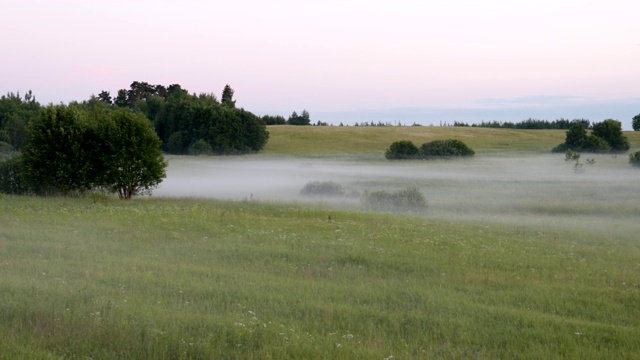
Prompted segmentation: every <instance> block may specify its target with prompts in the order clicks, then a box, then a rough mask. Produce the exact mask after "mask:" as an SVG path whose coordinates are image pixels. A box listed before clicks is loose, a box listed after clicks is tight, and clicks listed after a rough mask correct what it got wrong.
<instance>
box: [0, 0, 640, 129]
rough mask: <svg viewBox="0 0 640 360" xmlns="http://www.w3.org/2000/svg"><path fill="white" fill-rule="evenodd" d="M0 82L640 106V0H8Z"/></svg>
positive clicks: (36, 88)
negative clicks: (143, 83) (141, 84)
mask: <svg viewBox="0 0 640 360" xmlns="http://www.w3.org/2000/svg"><path fill="white" fill-rule="evenodd" d="M0 14H1V15H0V17H1V20H0V33H2V34H3V36H2V43H1V46H0V93H2V94H6V93H8V92H16V91H20V92H21V93H24V92H25V91H27V90H32V91H33V93H34V95H35V96H36V99H37V100H38V101H40V102H41V103H45V104H47V103H60V102H64V103H67V102H69V101H72V100H85V99H88V98H89V97H90V96H91V95H92V94H96V95H97V94H98V93H99V92H100V91H102V90H107V91H110V92H111V94H112V95H113V94H115V93H116V92H117V90H118V89H121V88H128V87H129V85H130V84H131V83H132V82H133V81H146V82H148V83H151V84H163V85H170V84H180V85H182V87H183V88H186V89H187V90H189V91H190V92H195V93H201V92H207V93H215V94H217V95H218V97H219V96H220V93H221V92H222V89H223V88H224V86H225V84H229V85H231V87H232V88H233V89H234V90H235V96H234V99H235V100H236V104H237V106H240V107H243V108H245V109H247V110H249V111H252V112H254V113H256V114H258V115H263V114H273V115H285V116H286V115H288V114H291V112H293V111H297V112H298V113H300V112H301V111H302V110H303V109H306V110H308V111H309V112H310V114H311V120H312V121H315V120H322V121H328V122H331V123H335V124H337V123H339V122H344V123H345V124H349V123H353V122H354V121H360V122H362V121H376V122H378V121H383V122H396V121H397V122H404V123H407V122H409V123H410V122H415V123H421V124H436V125H437V124H440V123H442V122H443V121H444V122H445V123H447V122H448V123H452V122H453V121H466V122H479V121H492V120H497V121H521V120H524V119H526V118H530V117H531V118H539V119H547V120H554V119H558V118H569V119H573V118H587V119H590V120H591V121H601V120H603V119H605V118H615V119H618V120H620V121H621V122H622V123H623V127H624V128H626V129H630V126H631V125H630V124H631V118H632V117H633V116H634V115H637V114H638V113H640V93H639V92H638V85H639V84H640V21H638V20H637V16H638V14H640V1H637V0H607V1H602V0H600V1H581V0H537V1H520V0H510V1H507V0H484V1H477V0H446V1H445V0H441V1H428V0H422V1H418V0H394V1H390V0H388V1H378V0H368V1H363V0H322V1H315V0H310V1H303V0H297V1H294V0H272V1H269V0H233V1H232V0H227V1H218V0H209V1H207V0H182V1H169V0H153V1H151V0H136V1H124V0H111V1H96V0H47V1H44V0H19V1H18V0H0Z"/></svg>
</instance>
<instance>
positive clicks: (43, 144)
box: [23, 105, 101, 195]
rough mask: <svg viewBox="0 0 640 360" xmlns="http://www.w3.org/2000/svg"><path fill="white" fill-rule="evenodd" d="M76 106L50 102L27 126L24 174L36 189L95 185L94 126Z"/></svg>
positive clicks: (67, 189)
mask: <svg viewBox="0 0 640 360" xmlns="http://www.w3.org/2000/svg"><path fill="white" fill-rule="evenodd" d="M91 125H92V124H91V123H90V122H89V119H88V118H87V113H86V112H85V111H83V110H82V109H80V108H79V107H77V106H65V105H50V106H48V107H46V108H45V109H44V110H43V111H42V113H41V116H40V117H39V118H38V119H37V120H35V121H33V122H32V123H31V124H30V126H29V142H28V144H27V146H26V147H25V149H24V152H23V156H24V165H25V172H26V173H27V177H28V178H29V179H30V182H31V183H32V184H33V185H34V186H35V188H36V189H38V190H49V189H52V190H53V189H55V190H57V191H60V192H61V193H62V194H63V195H67V194H68V193H69V192H70V191H72V190H87V189H90V188H91V187H93V186H95V185H97V183H98V181H97V173H99V172H100V170H101V169H100V163H99V162H98V161H96V154H97V152H98V151H99V149H98V144H99V141H98V139H97V136H96V133H95V128H93V127H92V126H91Z"/></svg>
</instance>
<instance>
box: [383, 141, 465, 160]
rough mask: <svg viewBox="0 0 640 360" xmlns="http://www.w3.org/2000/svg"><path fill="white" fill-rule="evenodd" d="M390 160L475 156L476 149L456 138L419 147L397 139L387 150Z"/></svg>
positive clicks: (387, 156)
mask: <svg viewBox="0 0 640 360" xmlns="http://www.w3.org/2000/svg"><path fill="white" fill-rule="evenodd" d="M384 155H385V157H386V158H387V159H389V160H406V159H430V158H434V157H451V156H473V155H475V151H473V149H471V148H470V147H469V146H467V144H465V143H464V142H462V141H460V140H456V139H447V140H434V141H431V142H427V143H424V144H422V145H421V146H420V147H419V148H418V147H417V146H415V145H414V144H413V143H412V142H411V141H409V140H401V141H396V142H394V143H392V144H391V146H389V148H388V149H387V150H386V151H385V154H384Z"/></svg>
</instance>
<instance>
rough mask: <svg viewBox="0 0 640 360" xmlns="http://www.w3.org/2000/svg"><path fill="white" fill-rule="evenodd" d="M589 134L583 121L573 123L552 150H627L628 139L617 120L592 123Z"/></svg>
mask: <svg viewBox="0 0 640 360" xmlns="http://www.w3.org/2000/svg"><path fill="white" fill-rule="evenodd" d="M592 129H593V130H592V131H591V133H590V134H589V133H588V132H587V127H586V126H585V124H584V123H580V122H578V123H574V125H573V126H572V127H571V128H570V129H569V130H567V134H566V139H565V142H564V143H562V144H560V145H558V146H557V147H555V148H554V149H553V151H554V152H564V151H567V150H572V151H584V152H596V153H597V152H608V151H613V152H625V151H627V150H629V140H628V139H627V137H626V136H624V134H623V133H622V125H621V124H620V122H619V121H617V120H613V119H607V120H604V121H602V122H599V123H595V124H593V127H592Z"/></svg>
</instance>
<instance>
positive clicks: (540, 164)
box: [154, 154, 640, 228]
mask: <svg viewBox="0 0 640 360" xmlns="http://www.w3.org/2000/svg"><path fill="white" fill-rule="evenodd" d="M587 159H593V160H595V163H594V164H588V163H587V161H586V160H587ZM627 161H628V160H627V157H626V156H625V155H620V156H612V155H583V157H582V159H581V163H583V166H582V171H581V172H576V171H575V169H574V162H566V161H565V160H564V154H539V155H521V154H509V155H495V156H476V157H475V158H471V159H457V160H436V161H406V162H402V161H400V162H398V161H386V160H379V161H377V160H376V161H358V160H355V159H342V160H326V159H307V158H305V159H302V158H293V157H291V158H274V157H262V156H260V155H256V156H247V157H241V158H240V157H170V158H169V167H168V169H167V178H166V179H165V180H164V182H163V183H162V184H161V186H160V188H158V189H157V190H156V191H155V192H154V196H156V197H195V198H214V199H222V200H255V201H276V202H295V203H301V202H305V203H307V202H315V203H320V204H323V205H325V206H349V207H352V208H353V207H355V208H358V207H360V201H359V194H362V192H364V191H365V190H369V191H372V190H387V191H396V190H400V189H404V188H406V187H417V188H418V189H420V191H421V192H422V193H423V194H424V196H425V197H426V199H427V202H428V208H427V209H426V210H424V211H422V212H421V214H422V213H423V214H424V215H426V216H428V217H437V218H447V219H451V220H455V219H457V218H465V219H478V220H491V221H513V222H515V223H536V224H538V225H540V224H558V223H559V224H567V225H571V224H573V225H575V226H578V227H581V226H584V227H586V228H599V227H601V225H602V224H603V223H604V224H605V225H607V226H609V225H610V224H612V223H614V222H615V223H617V222H619V223H620V224H619V226H617V227H618V228H619V227H620V226H621V227H623V228H624V227H627V226H634V224H635V222H636V220H637V218H638V216H640V191H639V189H640V184H639V183H638V171H637V169H633V168H631V167H630V166H629V165H628V162H627ZM311 181H332V182H335V183H338V184H340V185H342V187H343V188H344V189H345V194H344V195H343V196H340V197H337V198H336V197H333V198H324V197H322V198H320V197H313V198H309V197H304V196H301V195H300V190H301V189H302V188H303V187H304V185H305V184H307V183H308V182H311Z"/></svg>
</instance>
